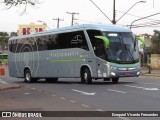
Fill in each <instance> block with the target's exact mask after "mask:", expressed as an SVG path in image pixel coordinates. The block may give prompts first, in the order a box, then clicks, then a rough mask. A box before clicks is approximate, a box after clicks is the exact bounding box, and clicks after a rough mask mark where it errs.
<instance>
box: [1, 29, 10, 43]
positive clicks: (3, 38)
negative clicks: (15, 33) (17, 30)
mask: <svg viewBox="0 0 160 120" xmlns="http://www.w3.org/2000/svg"><path fill="white" fill-rule="evenodd" d="M8 38H9V35H8V33H7V32H0V44H4V43H7V42H8Z"/></svg>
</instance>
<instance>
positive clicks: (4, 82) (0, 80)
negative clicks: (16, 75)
mask: <svg viewBox="0 0 160 120" xmlns="http://www.w3.org/2000/svg"><path fill="white" fill-rule="evenodd" d="M0 82H1V83H3V84H8V83H7V82H6V81H3V80H2V79H0Z"/></svg>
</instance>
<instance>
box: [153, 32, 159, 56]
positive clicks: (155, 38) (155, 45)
mask: <svg viewBox="0 0 160 120" xmlns="http://www.w3.org/2000/svg"><path fill="white" fill-rule="evenodd" d="M151 42H152V45H151V53H153V54H160V49H159V46H160V31H158V30H154V35H153V37H152V39H151Z"/></svg>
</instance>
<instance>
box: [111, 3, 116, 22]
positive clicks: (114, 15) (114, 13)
mask: <svg viewBox="0 0 160 120" xmlns="http://www.w3.org/2000/svg"><path fill="white" fill-rule="evenodd" d="M115 6H116V5H115V0H113V20H112V24H116V10H115V8H116V7H115Z"/></svg>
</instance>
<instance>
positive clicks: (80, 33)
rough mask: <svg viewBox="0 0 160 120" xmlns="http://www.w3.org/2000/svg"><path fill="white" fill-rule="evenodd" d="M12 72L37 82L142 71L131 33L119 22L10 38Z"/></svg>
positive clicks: (88, 79) (115, 77) (115, 78)
mask: <svg viewBox="0 0 160 120" xmlns="http://www.w3.org/2000/svg"><path fill="white" fill-rule="evenodd" d="M8 44H9V54H8V64H9V74H10V76H12V77H17V78H24V81H25V82H36V81H37V80H38V79H41V78H45V79H46V81H52V82H56V81H57V80H58V78H81V82H82V83H86V84H90V83H92V79H96V80H97V79H104V80H112V82H113V83H117V82H118V80H119V78H120V77H137V76H139V74H140V62H139V54H138V47H137V44H136V40H135V38H134V37H133V34H132V32H131V31H130V30H129V29H127V28H123V27H120V26H116V25H92V24H87V25H77V26H72V27H64V28H59V29H54V30H49V31H44V32H40V33H34V34H30V35H25V36H18V37H12V38H10V39H9V42H8Z"/></svg>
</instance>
